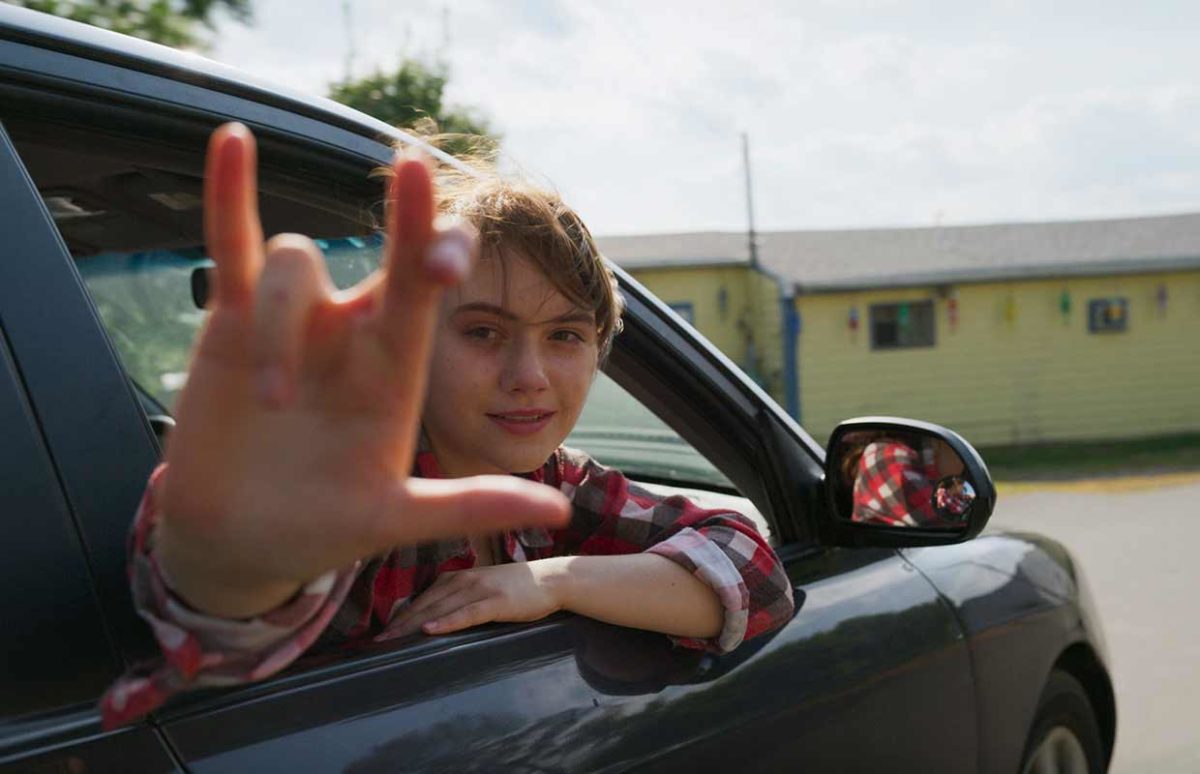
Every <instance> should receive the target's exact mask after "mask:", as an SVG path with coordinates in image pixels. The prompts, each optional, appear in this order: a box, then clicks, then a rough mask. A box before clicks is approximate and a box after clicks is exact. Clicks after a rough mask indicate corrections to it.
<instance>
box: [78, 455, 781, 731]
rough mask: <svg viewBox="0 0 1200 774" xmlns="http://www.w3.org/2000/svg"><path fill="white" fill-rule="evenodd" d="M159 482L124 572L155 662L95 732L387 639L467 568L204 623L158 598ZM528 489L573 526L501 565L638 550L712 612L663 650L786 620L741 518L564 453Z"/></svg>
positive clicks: (520, 543)
mask: <svg viewBox="0 0 1200 774" xmlns="http://www.w3.org/2000/svg"><path fill="white" fill-rule="evenodd" d="M163 469H164V468H163V467H160V468H159V469H158V470H156V471H155V472H154V474H153V475H152V476H151V480H150V485H149V486H148V487H147V489H146V494H145V496H144V497H143V500H142V503H141V506H140V507H139V509H138V513H137V516H136V518H135V520H134V525H133V529H132V532H131V535H130V564H129V574H130V582H131V584H132V588H133V596H134V602H135V604H136V605H137V608H138V612H139V613H140V614H141V616H142V617H143V618H144V619H146V621H147V622H148V623H149V624H150V626H151V628H152V629H153V631H154V636H155V638H156V639H157V640H158V643H159V646H160V647H161V648H162V654H163V658H162V660H160V661H157V662H153V663H151V664H148V665H145V666H144V667H142V668H139V669H135V670H133V671H131V672H130V673H129V674H126V675H125V676H123V677H121V678H120V679H119V680H118V681H117V682H116V683H115V684H114V685H113V686H112V687H111V688H109V690H108V692H107V693H106V694H105V695H104V697H103V698H102V699H101V710H102V713H103V717H104V723H105V726H107V727H112V726H115V725H119V724H122V723H127V722H130V721H132V720H135V719H137V718H139V717H141V716H142V715H144V714H146V713H148V712H151V711H153V710H154V709H155V708H157V707H158V706H160V705H161V704H162V703H163V702H165V701H166V700H167V699H168V698H170V697H171V696H172V695H173V694H175V693H178V692H180V691H183V690H187V689H189V688H200V687H212V686H223V685H235V684H239V683H246V682H251V681H254V680H261V679H263V678H265V677H268V676H270V675H272V674H274V673H276V672H278V671H279V670H281V669H283V668H284V667H286V666H288V665H289V664H291V663H292V662H293V661H295V660H296V659H297V658H299V656H300V655H301V654H302V653H304V652H305V651H307V650H308V649H309V648H310V647H311V646H313V644H314V643H316V642H317V641H318V639H320V643H321V644H322V645H326V644H335V643H347V642H355V641H361V640H363V639H375V640H386V639H389V638H390V637H392V636H395V635H394V633H393V632H391V631H389V628H388V625H389V623H390V622H391V621H392V619H393V617H394V616H395V615H396V613H397V612H399V611H400V610H402V609H403V608H404V606H405V605H407V604H408V603H409V602H410V601H411V600H412V599H414V598H415V597H416V596H417V595H419V594H420V593H421V592H422V591H424V590H425V589H427V588H429V586H430V585H431V584H432V583H433V581H434V579H435V578H437V576H438V574H439V573H442V572H445V571H449V570H462V569H467V568H470V567H474V566H475V561H476V559H475V553H474V551H473V550H472V549H471V546H470V544H469V542H468V541H467V540H466V539H465V538H463V539H459V540H450V541H441V542H436V543H426V544H421V545H415V546H403V547H400V548H397V549H395V550H393V551H392V552H390V553H388V554H387V555H385V556H381V557H376V558H373V559H369V560H362V561H359V562H356V563H355V564H354V566H352V567H347V568H344V569H341V570H337V571H332V572H329V573H327V574H325V575H323V576H321V577H320V578H317V579H316V580H314V581H312V582H311V583H309V584H308V585H306V586H305V587H304V588H303V589H301V591H300V592H299V593H297V595H296V596H295V597H294V598H293V599H292V600H290V601H289V602H287V603H286V604H284V605H282V606H281V607H279V608H277V609H275V610H272V611H269V612H267V613H264V614H263V615H261V616H258V617H256V618H253V619H250V620H229V619H222V618H215V617H212V616H207V615H204V614H202V613H199V612H197V611H195V610H193V609H191V608H189V607H188V606H187V605H186V604H185V603H183V602H182V601H181V600H180V599H179V598H177V597H176V596H174V595H173V594H172V593H171V591H170V589H169V588H168V586H167V583H166V582H165V581H164V579H163V576H162V574H161V572H160V571H159V568H158V566H157V564H156V562H155V559H154V554H153V529H154V524H155V522H156V521H157V520H158V518H159V511H158V506H157V503H156V502H155V497H154V491H155V483H156V481H157V479H158V477H159V476H161V475H162V471H163ZM416 472H417V474H418V475H421V476H423V477H426V478H437V477H440V476H441V473H440V470H439V469H438V466H437V461H436V459H434V457H433V455H432V454H431V453H429V452H422V453H419V454H418V455H417V462H416ZM528 478H531V479H533V480H535V481H540V482H543V483H545V484H547V485H550V486H554V487H557V488H558V489H559V490H560V491H562V492H563V493H564V494H566V495H567V497H568V498H570V500H571V502H572V505H573V506H574V509H573V516H572V519H571V521H570V523H569V524H568V525H567V526H566V527H564V528H562V529H557V530H546V529H528V530H519V531H515V532H508V533H505V534H504V535H503V540H502V541H501V542H502V547H503V553H504V557H503V560H505V561H514V562H520V561H530V560H535V559H544V558H548V557H553V556H563V555H614V554H631V553H637V552H641V551H645V552H650V553H655V554H658V555H660V556H663V557H666V558H667V559H670V560H672V561H674V562H676V563H678V564H679V565H681V566H683V567H684V568H686V569H687V570H688V571H689V572H691V573H693V574H694V575H695V576H696V577H698V578H700V579H701V580H702V581H704V582H705V583H707V584H708V585H709V586H710V587H711V588H712V589H713V590H714V591H715V592H716V593H717V596H718V597H719V599H720V600H721V604H722V606H723V607H724V608H725V622H724V626H723V628H722V630H721V633H720V634H719V635H718V636H717V637H715V638H714V639H712V640H694V639H682V638H673V639H674V640H675V642H677V643H678V644H680V645H682V646H684V647H689V648H704V649H708V650H712V651H715V652H726V651H729V650H732V649H733V648H735V647H737V646H738V644H740V643H741V642H742V641H743V640H745V639H748V638H750V637H754V636H755V635H758V634H761V633H763V632H766V631H769V630H771V629H774V628H776V627H778V626H780V625H782V624H783V623H784V622H786V621H787V620H788V619H789V618H790V617H791V615H792V610H793V601H792V586H791V583H790V581H789V580H788V578H787V575H786V574H785V572H784V570H783V566H782V564H781V563H780V561H779V559H778V557H776V556H775V552H774V551H772V550H771V548H770V546H769V545H768V544H767V542H766V540H764V539H763V537H762V536H761V535H760V534H759V533H758V531H757V530H756V529H755V527H754V525H753V524H752V523H751V522H750V520H749V519H747V518H746V517H744V516H742V515H740V514H737V513H733V512H731V511H718V510H705V509H702V508H699V507H698V506H696V505H695V504H693V503H692V502H691V501H690V500H688V499H687V498H685V497H682V496H678V495H676V496H672V497H665V498H664V497H659V496H656V495H653V494H651V493H649V492H647V491H645V490H644V489H641V488H640V487H638V486H636V485H635V484H632V483H631V482H630V481H629V480H628V479H626V478H625V477H624V476H623V475H621V474H620V473H619V472H618V471H616V470H613V469H611V468H606V467H604V466H602V465H600V464H599V463H597V462H595V461H594V460H592V459H591V458H590V457H588V456H587V455H586V454H584V453H582V452H578V451H574V450H570V449H566V448H560V449H558V450H557V451H556V452H555V453H554V454H553V455H552V456H551V457H550V459H549V460H548V461H547V462H546V464H545V465H544V466H543V467H542V468H541V469H540V470H537V471H534V472H533V473H532V474H530V475H529V476H528Z"/></svg>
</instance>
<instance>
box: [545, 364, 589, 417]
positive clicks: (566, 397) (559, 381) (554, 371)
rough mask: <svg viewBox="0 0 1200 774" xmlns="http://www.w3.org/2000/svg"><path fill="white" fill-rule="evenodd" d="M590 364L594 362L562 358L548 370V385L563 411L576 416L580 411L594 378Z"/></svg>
mask: <svg viewBox="0 0 1200 774" xmlns="http://www.w3.org/2000/svg"><path fill="white" fill-rule="evenodd" d="M592 362H594V361H589V360H586V359H584V358H581V357H572V358H562V359H559V360H558V361H556V362H555V363H554V366H553V367H552V368H550V369H548V370H549V371H550V373H549V374H548V375H549V377H550V383H551V384H553V385H554V391H555V393H556V395H557V397H558V400H559V401H560V403H561V407H562V409H564V410H565V411H568V412H571V413H573V414H575V415H577V414H578V413H579V411H580V410H582V408H583V404H584V401H585V400H586V399H587V394H588V390H589V389H590V388H591V386H592V380H593V378H594V377H595V368H594V367H593V366H592V365H591V363H592ZM572 421H574V419H573V418H572Z"/></svg>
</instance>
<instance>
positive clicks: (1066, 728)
mask: <svg viewBox="0 0 1200 774" xmlns="http://www.w3.org/2000/svg"><path fill="white" fill-rule="evenodd" d="M1023 760H1024V763H1023V764H1022V766H1021V772H1022V774H1102V772H1103V771H1104V743H1103V741H1102V740H1101V738H1100V725H1099V723H1097V722H1096V713H1095V712H1094V711H1093V710H1092V704H1091V702H1090V701H1088V697H1087V693H1086V692H1085V691H1084V690H1083V686H1082V685H1080V684H1079V681H1078V680H1076V679H1075V678H1074V677H1072V676H1071V675H1069V674H1068V673H1066V672H1063V671H1061V670H1058V669H1056V670H1054V671H1053V672H1051V673H1050V679H1049V680H1047V681H1046V689H1045V690H1044V691H1042V698H1041V699H1040V700H1039V701H1038V709H1037V715H1036V716H1035V717H1034V720H1033V731H1032V732H1031V733H1030V734H1029V741H1028V742H1027V743H1026V744H1025V757H1024V759H1023Z"/></svg>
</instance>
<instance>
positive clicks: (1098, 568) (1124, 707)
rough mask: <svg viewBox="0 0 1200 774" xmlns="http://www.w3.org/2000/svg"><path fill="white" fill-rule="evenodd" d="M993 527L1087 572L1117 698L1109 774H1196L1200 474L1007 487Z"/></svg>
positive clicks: (1199, 753) (1199, 743)
mask: <svg viewBox="0 0 1200 774" xmlns="http://www.w3.org/2000/svg"><path fill="white" fill-rule="evenodd" d="M991 526H993V527H996V528H1002V529H1019V530H1030V531H1034V532H1040V533H1042V534H1044V535H1048V536H1050V537H1052V538H1055V539H1056V540H1059V541H1060V542H1062V543H1063V544H1064V545H1066V546H1067V548H1068V549H1069V550H1070V552H1071V554H1072V555H1073V556H1074V557H1075V559H1076V561H1077V562H1078V563H1079V564H1080V565H1081V566H1082V567H1083V570H1084V573H1085V576H1086V578H1087V580H1088V582H1089V584H1090V586H1091V589H1092V592H1093V596H1094V598H1095V601H1096V606H1097V607H1098V608H1099V610H1100V616H1101V619H1102V621H1103V628H1104V633H1105V638H1106V640H1107V641H1108V647H1109V651H1110V655H1111V668H1112V673H1113V682H1114V683H1115V688H1116V695H1117V744H1116V750H1115V753H1114V756H1113V764H1112V768H1111V771H1113V772H1117V773H1118V774H1120V773H1122V772H1129V773H1131V772H1139V773H1140V772H1186V774H1196V773H1197V772H1200V476H1195V475H1193V476H1163V477H1158V478H1153V477H1152V478H1142V479H1127V480H1120V479H1115V480H1111V481H1108V480H1105V481H1095V482H1075V483H1072V484H1065V485H1059V486H1056V485H1044V486H1039V487H1036V488H1035V487H1025V486H1021V487H1019V488H1017V489H1016V490H1015V491H1014V490H1013V489H1009V490H1008V491H1005V490H1004V489H1002V490H1001V495H1000V498H999V501H998V505H997V508H996V511H995V513H994V514H993V515H992V520H991Z"/></svg>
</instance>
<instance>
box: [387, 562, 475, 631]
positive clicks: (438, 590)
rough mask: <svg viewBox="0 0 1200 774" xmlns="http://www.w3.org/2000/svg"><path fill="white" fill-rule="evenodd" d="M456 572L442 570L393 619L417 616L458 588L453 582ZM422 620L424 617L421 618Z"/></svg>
mask: <svg viewBox="0 0 1200 774" xmlns="http://www.w3.org/2000/svg"><path fill="white" fill-rule="evenodd" d="M458 575H459V573H457V572H444V573H442V574H441V575H439V576H438V577H437V580H435V581H434V582H433V585H431V586H430V587H429V588H427V589H425V591H423V592H421V594H420V595H419V596H418V597H417V598H416V599H414V600H413V601H412V602H410V603H409V604H408V606H407V607H405V608H404V609H403V610H402V611H401V612H400V614H399V615H397V616H396V618H395V619H393V620H394V621H398V622H402V621H405V620H407V619H411V618H416V617H419V616H420V615H421V614H422V613H423V612H424V611H425V610H427V609H429V608H430V607H431V606H433V605H435V604H437V603H438V602H440V601H442V600H443V599H445V598H446V597H448V596H450V595H451V594H454V593H456V592H457V591H458V590H459V588H460V587H459V586H458V584H457V583H455V582H454V580H455V578H456V577H458ZM422 620H424V619H422Z"/></svg>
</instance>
